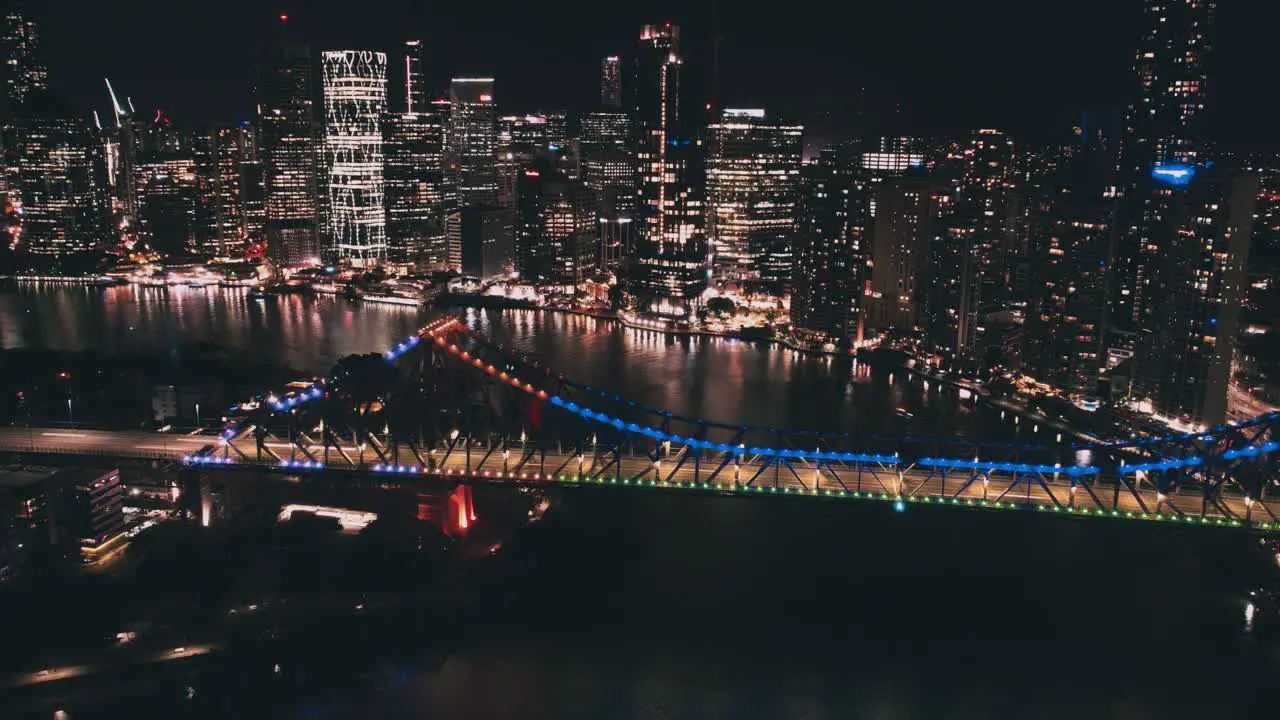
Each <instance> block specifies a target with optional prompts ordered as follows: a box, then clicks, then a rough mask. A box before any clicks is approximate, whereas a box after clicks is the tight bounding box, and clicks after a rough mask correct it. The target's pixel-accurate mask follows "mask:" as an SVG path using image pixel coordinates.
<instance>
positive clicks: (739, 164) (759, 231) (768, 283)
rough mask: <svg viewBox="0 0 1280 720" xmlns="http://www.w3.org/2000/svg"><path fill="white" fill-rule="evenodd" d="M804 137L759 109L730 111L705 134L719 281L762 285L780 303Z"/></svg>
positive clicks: (786, 281)
mask: <svg viewBox="0 0 1280 720" xmlns="http://www.w3.org/2000/svg"><path fill="white" fill-rule="evenodd" d="M803 132H804V128H802V127H800V126H798V125H785V124H782V123H779V122H777V121H775V120H769V119H767V118H766V116H765V112H764V110H760V109H744V110H735V109H726V110H725V111H724V112H723V114H722V116H721V118H720V120H719V122H716V123H714V124H712V125H711V126H710V127H708V128H707V145H708V147H707V228H708V235H709V236H710V241H711V247H712V250H713V252H714V261H713V267H714V272H715V274H716V279H717V280H730V281H732V280H747V279H751V280H758V281H759V282H760V286H761V289H762V290H764V291H765V292H769V293H772V294H775V295H783V294H786V293H787V291H788V290H789V288H790V286H791V264H792V244H793V242H794V235H795V232H796V219H797V209H798V205H799V201H800V153H801V150H802V147H803V144H802V140H801V136H802V134H803Z"/></svg>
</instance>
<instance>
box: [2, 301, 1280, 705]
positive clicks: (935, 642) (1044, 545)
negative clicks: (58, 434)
mask: <svg viewBox="0 0 1280 720" xmlns="http://www.w3.org/2000/svg"><path fill="white" fill-rule="evenodd" d="M466 316H467V321H468V322H469V323H470V324H472V325H473V326H475V327H476V328H478V329H480V330H482V331H484V332H487V333H491V334H492V335H494V336H495V337H498V338H500V339H502V340H504V341H509V342H511V343H512V344H513V345H515V346H517V347H519V348H520V349H522V350H525V351H528V352H533V353H537V354H538V355H539V356H540V357H542V358H543V359H544V360H545V361H546V362H548V363H549V364H551V365H553V366H555V367H557V368H559V369H560V370H562V371H563V372H565V373H566V374H567V375H570V376H572V377H574V378H575V379H578V380H580V381H584V382H588V383H591V384H595V385H598V386H601V387H605V388H609V389H612V390H615V391H617V392H620V393H624V394H626V395H628V396H632V397H636V398H639V399H643V400H645V401H647V402H649V403H651V404H654V405H659V406H664V407H667V408H669V409H671V410H675V411H680V412H683V413H689V414H697V415H701V416H704V417H708V418H712V419H717V420H729V421H741V422H748V423H758V424H779V425H784V424H790V425H797V426H805V427H817V428H823V429H874V430H876V431H877V432H889V431H893V430H894V429H900V430H907V429H910V430H912V431H915V430H919V431H921V432H930V433H935V434H970V435H973V436H975V437H989V438H1001V439H1010V438H1012V437H1015V436H1017V437H1020V438H1022V439H1036V438H1037V437H1038V436H1039V435H1043V434H1045V433H1046V432H1048V431H1047V430H1045V429H1033V428H1029V427H1027V425H1028V424H1029V423H1025V422H1024V423H1022V425H1021V426H1020V427H1019V426H1014V425H1013V424H1012V423H1011V422H1010V420H1009V419H1006V418H1001V417H1000V413H999V411H998V410H995V409H992V408H987V407H983V406H977V405H974V404H972V403H971V402H968V401H961V400H959V399H958V398H957V397H955V395H954V394H952V393H951V392H950V391H943V390H940V389H939V388H937V387H932V388H929V389H925V387H924V385H923V383H921V382H919V381H918V378H917V379H914V380H913V379H911V378H908V377H906V373H904V372H902V371H898V372H896V373H890V372H889V371H887V370H872V369H871V368H867V367H865V366H861V365H860V366H856V367H855V366H854V365H853V364H852V363H849V362H847V361H840V360H835V359H827V358H818V357H806V356H802V355H800V354H798V353H795V352H792V351H790V350H784V349H779V348H773V347H761V346H757V345H754V344H745V343H739V342H732V341H727V340H719V339H708V338H692V339H689V338H686V339H671V338H667V337H664V336H661V335H656V334H653V333H649V332H647V331H636V330H627V329H624V328H621V327H619V326H617V325H616V324H614V323H610V322H606V321H598V320H593V319H590V318H584V317H576V316H565V315H555V314H546V313H539V312H532V311H506V312H502V313H491V312H483V311H468V312H467V313H466ZM420 322H421V318H420V317H419V313H418V312H417V311H414V310H411V309H410V310H405V309H402V308H398V307H384V306H374V305H367V306H360V305H352V304H350V303H347V302H346V301H344V300H341V299H334V298H318V299H308V298H301V297H284V298H277V299H274V300H270V301H266V302H256V301H252V300H249V299H248V298H247V297H246V296H245V295H244V293H243V292H242V291H239V290H229V289H211V290H196V289H190V288H177V289H168V290H164V289H159V290H157V289H141V288H131V287H120V288H111V289H105V290H104V289H97V288H78V287H61V288H40V289H36V288H31V287H22V288H18V289H13V288H9V289H6V290H3V291H0V345H2V346H3V347H15V346H24V345H31V346H45V347H50V348H56V349H84V348H97V349H101V350H104V351H109V352H124V351H151V352H167V351H170V350H171V349H173V348H174V347H176V346H177V345H179V344H182V343H188V342H197V341H211V342H215V343H218V344H221V345H225V346H227V347H230V348H233V349H236V350H240V351H243V352H246V353H250V352H251V353H255V354H257V355H258V356H259V357H261V358H263V359H269V360H272V361H274V362H278V363H283V364H288V365H291V366H294V367H299V368H313V369H323V368H325V367H327V366H328V365H330V364H331V363H332V362H333V361H334V360H335V359H336V358H338V357H341V356H342V355H345V354H348V353H352V352H370V351H377V350H380V349H382V348H383V347H384V346H386V345H387V344H388V343H389V342H390V341H391V340H392V339H395V338H400V337H403V336H405V335H408V334H409V333H410V332H412V330H413V329H414V328H415V327H417V326H418V325H419V324H420ZM899 407H902V408H905V409H906V410H909V411H911V413H912V414H913V415H914V419H910V420H909V419H906V418H905V417H903V416H901V414H900V413H899V412H897V410H896V409H897V408H899ZM1043 439H1044V440H1045V441H1049V440H1052V438H1048V437H1046V438H1043ZM1257 548H1258V546H1257V542H1256V540H1255V539H1254V538H1252V537H1250V536H1248V535H1245V534H1240V533H1232V532H1229V531H1215V530H1206V529H1198V528H1195V529H1193V528H1174V529H1171V528H1165V527H1153V526H1150V525H1147V524H1145V523H1141V524H1129V523H1110V522H1108V521H1105V520H1098V519H1094V520H1083V521H1082V520H1057V519H1048V518H1044V517H1042V516H1038V515H1031V516H1026V515H1024V514H1021V513H1013V514H989V513H985V512H976V511H963V510H955V509H938V508H927V507H913V508H912V509H911V510H909V511H908V512H906V513H894V512H892V510H891V509H889V508H888V507H887V506H882V505H880V504H874V505H848V504H827V503H822V502H813V501H793V500H788V499H737V498H707V497H697V498H691V497H686V496H666V495H650V494H639V493H635V494H633V493H628V492H625V491H610V490H581V491H571V492H566V493H565V494H564V497H563V498H561V499H560V502H559V503H558V504H557V506H556V507H555V508H554V509H553V511H552V512H551V513H549V514H548V515H547V517H546V518H545V519H544V520H543V522H542V523H540V524H539V525H538V526H536V527H535V528H533V529H531V530H530V531H528V532H526V533H524V534H523V535H521V536H520V537H518V538H516V539H514V540H513V541H512V542H511V543H509V546H508V547H507V548H505V549H504V550H503V552H502V553H501V554H499V555H498V556H497V557H496V558H495V559H494V561H493V563H494V565H493V569H492V577H491V578H490V581H489V582H490V583H491V585H490V586H489V589H488V591H487V592H485V593H484V594H483V595H481V596H480V597H478V598H477V600H476V602H475V604H474V606H473V607H472V608H471V610H470V612H468V613H466V614H465V615H466V616H465V617H458V618H441V619H440V622H441V623H442V624H457V625H459V626H462V627H465V628H466V629H467V630H466V633H465V637H466V640H465V642H463V643H461V644H460V645H458V646H457V647H454V648H451V649H450V652H449V655H448V657H447V658H445V660H444V661H443V664H440V665H439V666H435V665H431V666H430V667H426V666H417V665H404V666H397V665H389V666H388V667H387V668H386V670H385V675H384V677H383V678H382V679H381V680H380V681H378V682H376V683H374V684H373V688H372V689H366V690H365V691H362V692H347V691H344V689H343V688H341V687H340V686H334V687H326V688H315V689H314V690H310V691H308V692H309V693H310V695H309V696H308V699H307V700H306V701H305V702H302V703H300V704H299V703H296V702H291V703H290V704H288V705H276V704H274V701H272V700H271V699H270V698H255V697H251V696H237V695H236V694H235V693H230V694H218V695H217V696H216V697H214V698H212V699H211V698H209V697H208V696H207V695H200V696H199V698H200V699H199V700H197V701H191V702H190V704H189V707H188V708H187V710H181V707H182V704H183V703H185V702H187V701H185V700H182V699H179V700H176V701H175V702H176V703H177V705H176V707H178V708H179V709H178V710H174V709H173V708H171V707H168V706H164V705H163V704H161V703H157V704H155V705H154V707H155V708H156V710H155V711H154V712H156V713H158V712H160V710H161V708H162V707H165V708H167V709H166V712H177V713H178V714H175V715H171V716H178V715H181V716H188V717H245V718H249V717H268V716H271V717H306V718H315V717H327V718H328V717H331V718H367V717H441V718H476V719H486V718H619V719H625V720H630V719H632V718H635V719H641V718H644V719H651V718H784V717H785V718H886V719H894V720H896V719H899V718H902V719H906V718H921V719H925V718H927V719H930V720H932V719H935V718H996V717H1009V718H1026V717H1038V718H1064V719H1066V718H1071V719H1074V718H1083V717H1089V718H1171V717H1173V718H1204V717H1224V718H1225V717H1244V716H1256V717H1265V716H1267V713H1268V709H1271V711H1273V709H1274V707H1275V703H1276V702H1277V700H1276V698H1275V695H1274V692H1275V691H1274V687H1275V683H1274V679H1275V678H1276V677H1277V673H1280V656H1278V655H1277V646H1276V644H1275V641H1274V635H1273V634H1270V633H1269V631H1268V628H1271V629H1272V630H1273V629H1274V624H1275V621H1274V619H1273V618H1271V617H1269V616H1264V615H1259V616H1258V617H1257V618H1256V619H1255V620H1254V622H1253V624H1252V625H1251V624H1247V623H1246V622H1245V616H1244V608H1245V607H1246V603H1247V600H1248V592H1249V590H1250V589H1251V588H1253V587H1256V586H1257V585H1258V584H1259V583H1263V582H1268V581H1270V580H1272V579H1273V578H1272V577H1271V575H1270V574H1269V573H1271V574H1274V565H1273V566H1272V569H1271V570H1270V571H1268V569H1267V566H1266V564H1265V562H1264V561H1266V560H1268V558H1265V557H1262V556H1261V555H1260V553H1259V552H1258V550H1257ZM267 667H269V666H267ZM157 697H159V696H157ZM149 707H151V705H148V704H146V703H134V704H131V705H130V706H129V707H127V708H112V710H115V711H118V712H119V713H120V716H122V717H123V716H129V717H152V716H157V715H155V714H150V713H151V711H149V710H148V709H147V708H149ZM71 715H72V717H77V716H78V715H77V714H76V713H75V712H74V711H72V712H71ZM84 716H85V717H105V716H114V715H112V714H111V713H109V712H106V709H105V708H104V712H102V713H98V712H92V711H91V712H88V713H86V714H85V715H84ZM33 717H34V715H33ZM46 717H47V715H46Z"/></svg>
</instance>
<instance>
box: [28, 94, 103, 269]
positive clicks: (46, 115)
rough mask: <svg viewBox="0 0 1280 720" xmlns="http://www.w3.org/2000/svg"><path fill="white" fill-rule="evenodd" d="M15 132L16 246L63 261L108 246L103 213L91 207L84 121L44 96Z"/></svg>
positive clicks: (33, 100) (89, 138)
mask: <svg viewBox="0 0 1280 720" xmlns="http://www.w3.org/2000/svg"><path fill="white" fill-rule="evenodd" d="M24 108H25V110H24V112H23V114H22V116H21V117H19V118H18V120H17V123H16V126H15V132H14V136H15V140H16V146H17V147H16V149H17V152H16V157H17V168H16V170H17V172H16V175H15V179H16V183H15V186H14V187H13V188H12V192H13V193H14V195H15V196H16V197H17V199H18V200H19V203H20V205H21V207H22V230H21V237H20V246H21V247H23V248H25V249H26V251H27V252H30V253H32V254H36V255H49V256H67V255H74V254H77V253H84V252H89V251H92V250H96V249H98V248H99V247H101V246H103V245H105V244H106V242H107V237H106V234H107V233H106V228H105V222H104V221H105V218H104V217H103V215H104V210H105V209H104V208H102V207H100V206H99V205H98V203H97V202H95V198H96V195H95V189H94V179H95V177H96V175H95V173H94V163H93V157H92V150H91V145H92V143H93V135H92V133H91V131H90V128H89V125H88V122H87V120H85V119H82V118H79V117H76V114H75V113H74V112H72V111H71V110H70V109H69V108H66V107H63V106H60V105H59V104H58V103H57V102H56V101H55V100H54V99H53V98H51V97H50V96H49V95H48V93H47V92H41V93H39V94H37V95H32V96H30V97H28V98H27V103H26V105H25V106H24Z"/></svg>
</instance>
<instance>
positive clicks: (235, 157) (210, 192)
mask: <svg viewBox="0 0 1280 720" xmlns="http://www.w3.org/2000/svg"><path fill="white" fill-rule="evenodd" d="M207 137H208V139H207V140H204V139H200V141H199V142H198V144H197V150H196V163H195V164H196V172H197V174H199V175H200V179H199V182H198V187H199V188H200V203H201V206H202V215H203V216H202V218H201V220H202V223H201V225H202V229H201V231H200V232H197V233H196V236H197V239H196V245H197V247H196V251H197V253H198V254H200V255H205V256H208V257H223V258H231V257H237V258H238V257H241V256H242V255H243V254H244V250H245V247H246V246H247V244H248V235H247V233H246V232H245V219H244V203H243V196H242V194H241V189H242V182H241V172H240V166H241V159H242V155H241V149H240V128H239V127H236V126H220V127H214V128H213V129H211V130H210V131H209V133H208V136H207Z"/></svg>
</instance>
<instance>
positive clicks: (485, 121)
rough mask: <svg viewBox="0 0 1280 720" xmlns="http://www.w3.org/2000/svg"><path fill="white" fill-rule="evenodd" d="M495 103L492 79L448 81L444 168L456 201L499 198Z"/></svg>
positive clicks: (478, 202) (488, 202)
mask: <svg viewBox="0 0 1280 720" xmlns="http://www.w3.org/2000/svg"><path fill="white" fill-rule="evenodd" d="M496 121H497V106H496V105H495V104H494V101H493V78H454V79H453V82H452V83H450V84H449V126H448V142H449V145H448V154H447V157H446V163H447V167H448V168H449V170H450V174H451V175H452V176H453V179H454V185H455V186H456V187H457V189H458V204H459V206H462V207H466V206H468V205H494V204H496V203H497V201H498V176H497V168H496V166H495V163H496V160H497V158H496V153H497V150H498V128H497V122H496Z"/></svg>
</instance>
